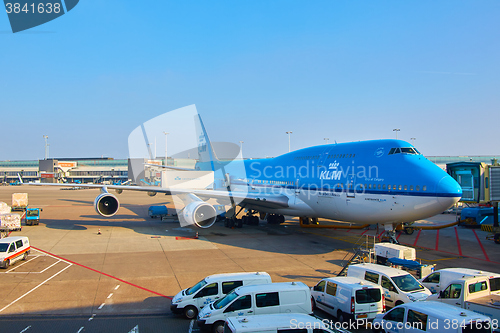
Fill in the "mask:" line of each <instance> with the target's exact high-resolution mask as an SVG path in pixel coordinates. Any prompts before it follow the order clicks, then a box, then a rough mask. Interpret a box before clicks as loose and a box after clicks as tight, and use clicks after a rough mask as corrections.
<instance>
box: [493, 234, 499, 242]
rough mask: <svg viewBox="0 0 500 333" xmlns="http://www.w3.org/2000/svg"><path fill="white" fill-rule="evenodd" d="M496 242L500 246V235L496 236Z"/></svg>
mask: <svg viewBox="0 0 500 333" xmlns="http://www.w3.org/2000/svg"><path fill="white" fill-rule="evenodd" d="M494 240H495V243H496V244H500V233H497V234H495V237H494Z"/></svg>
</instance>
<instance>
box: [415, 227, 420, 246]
mask: <svg viewBox="0 0 500 333" xmlns="http://www.w3.org/2000/svg"><path fill="white" fill-rule="evenodd" d="M421 231H422V229H420V230H419V231H418V233H417V237H416V238H415V242H413V246H415V245H417V242H418V237H420V232H421Z"/></svg>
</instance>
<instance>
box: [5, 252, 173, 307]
mask: <svg viewBox="0 0 500 333" xmlns="http://www.w3.org/2000/svg"><path fill="white" fill-rule="evenodd" d="M32 248H34V249H35V250H37V251H40V252H42V253H46V254H48V255H50V256H52V257H54V258H57V259H61V260H63V261H65V262H67V263H71V264H74V265H77V266H80V267H83V268H86V269H88V270H91V271H93V272H96V273H99V274H102V275H104V276H107V277H110V278H112V279H115V280H117V281H120V282H122V283H126V284H128V285H130V286H132V287H136V288H139V289H142V290H144V291H147V292H150V293H152V294H155V295H158V296H161V297H165V298H168V299H172V297H171V296H166V295H163V294H160V293H158V292H156V291H153V290H150V289H147V288H144V287H141V286H138V285H136V284H133V283H131V282H128V281H125V280H123V279H120V278H118V277H116V276H113V275H110V274H107V273H104V272H101V271H98V270H97V269H93V268H91V267H88V266H85V265H82V264H79V263H77V262H75V261H72V260H69V259H65V258H63V257H59V256H57V255H55V254H52V253H50V252H47V251H44V250H41V249H38V248H36V247H32ZM0 312H1V311H0Z"/></svg>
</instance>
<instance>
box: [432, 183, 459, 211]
mask: <svg viewBox="0 0 500 333" xmlns="http://www.w3.org/2000/svg"><path fill="white" fill-rule="evenodd" d="M436 195H437V197H438V201H439V204H440V205H441V206H442V207H443V210H446V209H448V208H450V207H452V206H453V205H454V204H456V203H457V202H458V200H460V198H461V197H462V187H461V186H460V184H458V183H457V181H456V180H455V179H453V178H452V177H450V176H445V177H443V178H442V179H441V180H440V181H439V182H438V185H437V187H436Z"/></svg>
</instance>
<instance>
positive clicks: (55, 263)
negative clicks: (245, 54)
mask: <svg viewBox="0 0 500 333" xmlns="http://www.w3.org/2000/svg"><path fill="white" fill-rule="evenodd" d="M61 261H62V260H59V261H56V262H55V263H53V264H52V265H50V266H49V267H47V268H45V269H44V270H43V271H41V272H39V273H43V272H45V271H46V270H48V269H49V268H51V267H52V266H55V265H56V264H58V263H60V262H61Z"/></svg>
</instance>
